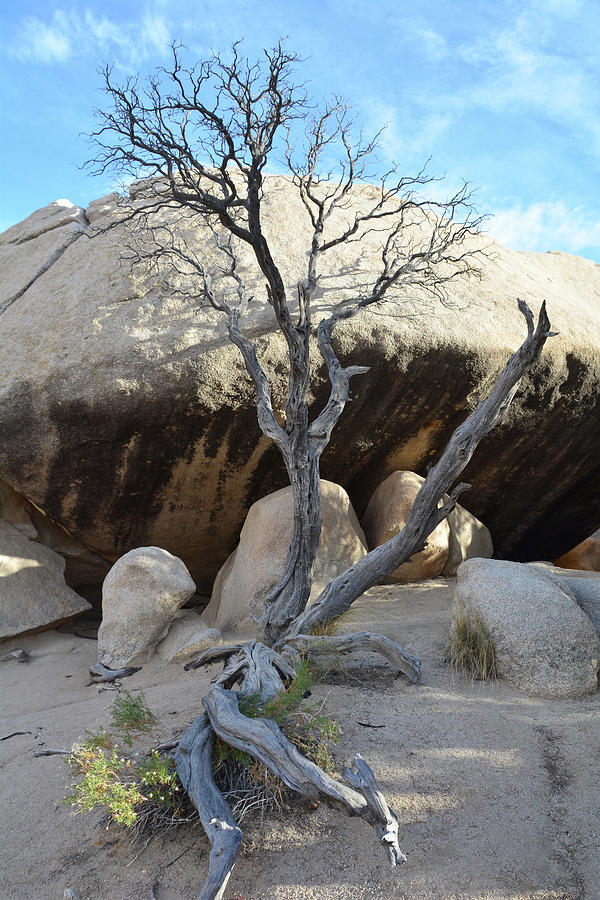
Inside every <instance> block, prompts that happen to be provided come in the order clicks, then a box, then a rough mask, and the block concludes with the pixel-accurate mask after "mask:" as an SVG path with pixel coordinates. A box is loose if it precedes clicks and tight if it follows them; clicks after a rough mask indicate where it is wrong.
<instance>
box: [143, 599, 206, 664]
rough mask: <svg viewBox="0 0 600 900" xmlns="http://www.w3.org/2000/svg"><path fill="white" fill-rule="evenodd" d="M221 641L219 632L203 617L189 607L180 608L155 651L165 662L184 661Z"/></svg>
mask: <svg viewBox="0 0 600 900" xmlns="http://www.w3.org/2000/svg"><path fill="white" fill-rule="evenodd" d="M219 643H221V632H220V631H218V629H216V628H209V627H208V625H207V624H206V622H205V621H204V619H203V618H202V617H201V616H199V615H198V613H197V612H194V611H193V610H191V609H180V610H179V612H178V613H177V615H176V616H175V618H174V619H173V622H172V623H171V627H170V628H169V633H168V634H167V636H166V638H165V639H164V640H162V641H161V642H160V644H159V645H158V646H157V648H156V652H157V653H158V655H159V656H162V658H163V659H166V660H167V662H172V663H186V662H188V660H190V659H194V657H195V656H199V655H200V653H202V651H203V650H208V649H209V648H210V647H214V646H215V644H219Z"/></svg>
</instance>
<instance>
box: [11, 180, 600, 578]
mask: <svg viewBox="0 0 600 900" xmlns="http://www.w3.org/2000/svg"><path fill="white" fill-rule="evenodd" d="M134 193H135V191H134ZM367 196H372V189H371V188H369V187H368V186H364V187H363V188H362V189H361V190H360V191H357V194H356V197H355V203H356V209H360V208H364V204H365V197H367ZM115 201H116V198H115V196H114V195H111V196H109V197H107V198H102V199H101V200H99V201H95V202H94V203H93V204H91V205H90V207H88V210H87V211H86V214H85V216H84V212H83V211H82V210H81V209H79V208H77V207H72V206H65V205H64V204H62V203H59V204H52V205H51V206H50V207H46V208H45V209H43V210H39V211H38V212H37V213H34V214H33V215H32V216H30V217H29V218H28V219H27V220H25V222H23V223H21V224H20V225H18V226H15V228H12V229H9V230H8V231H7V232H5V233H4V234H3V235H1V236H0V249H1V255H2V279H3V282H4V284H5V293H4V295H3V296H4V306H3V307H2V308H3V309H4V311H3V312H2V314H1V315H0V345H1V346H2V351H3V352H2V354H1V360H0V433H2V435H3V440H2V446H1V447H0V475H1V476H2V477H3V478H4V479H5V480H6V481H7V482H8V483H9V484H10V485H11V487H12V488H13V489H14V490H15V491H17V492H18V493H19V494H21V495H23V496H24V497H26V498H27V499H28V500H29V501H31V502H32V503H33V504H34V505H35V506H36V507H37V508H39V509H41V510H43V512H44V513H45V514H46V516H47V517H49V519H50V520H52V521H54V522H56V523H58V524H59V525H60V526H62V527H63V528H64V529H66V531H67V532H68V533H69V535H70V536H71V537H72V538H73V539H74V540H76V541H78V542H79V543H81V544H82V545H84V546H85V547H86V548H87V549H88V550H90V551H91V552H92V553H93V554H95V555H96V556H97V557H100V558H101V559H102V560H103V561H104V562H105V563H108V564H109V565H110V564H112V563H113V562H114V561H115V560H116V559H118V558H119V557H120V556H122V555H123V553H125V552H126V551H128V550H130V549H131V548H133V547H137V546H142V545H159V546H162V547H165V548H166V549H168V550H169V551H171V552H172V553H174V554H176V555H177V556H179V557H181V558H182V559H183V560H184V562H185V563H186V565H187V566H188V567H189V569H190V572H191V573H192V575H193V577H194V578H195V580H196V581H197V583H198V586H199V589H200V590H209V589H210V586H211V584H212V580H213V578H214V576H215V575H216V573H217V571H218V569H219V568H220V566H221V565H222V564H223V562H224V561H225V559H226V558H227V556H228V554H229V553H230V552H231V550H232V549H233V548H234V547H235V544H236V542H237V538H238V535H239V531H240V528H241V525H242V523H243V521H244V518H245V515H246V513H247V511H248V509H249V508H250V506H251V505H252V503H253V502H254V501H256V500H257V499H259V498H260V497H262V496H265V495H266V494H268V493H269V492H271V491H274V490H276V489H277V488H280V487H283V486H284V485H285V484H286V483H287V477H286V472H285V469H284V466H283V464H282V462H281V459H280V457H279V454H278V451H277V450H276V449H275V448H274V447H273V446H272V445H271V444H270V442H269V441H268V440H267V439H266V438H264V437H262V436H261V434H260V431H259V428H258V425H257V422H256V412H255V409H254V403H253V391H252V387H251V385H250V382H249V379H248V377H247V375H246V372H245V369H244V366H243V363H242V361H241V358H240V355H239V352H238V351H237V349H236V348H235V347H233V346H232V345H231V344H230V342H229V340H228V337H227V333H226V327H225V323H224V321H223V318H222V317H221V316H220V315H219V314H218V313H217V312H216V311H214V310H203V311H201V312H198V311H197V309H196V302H195V301H186V300H185V299H184V298H183V297H182V296H181V295H180V294H178V293H177V292H175V291H173V292H170V291H169V290H167V289H166V288H165V287H164V285H162V284H161V281H160V279H159V278H157V277H155V275H154V274H152V273H147V272H145V271H144V270H140V269H136V270H135V271H134V270H132V268H131V266H130V265H129V264H128V263H127V262H125V261H122V260H121V261H120V256H121V248H122V247H123V245H124V243H125V238H124V235H123V233H122V231H121V228H120V227H118V228H116V229H115V230H113V231H111V232H109V233H106V234H103V235H100V236H97V237H95V238H94V239H93V240H88V239H87V238H86V237H84V236H82V231H81V228H82V227H83V225H82V223H83V222H84V221H85V218H86V217H87V219H88V221H92V222H93V224H94V225H96V224H97V225H99V226H102V225H106V224H109V223H110V222H111V221H114V218H115V216H116V215H117V213H116V202H115ZM136 202H137V201H136ZM348 215H352V211H349V212H348ZM263 219H264V227H265V230H266V232H267V233H268V234H269V237H270V238H271V240H272V246H273V250H274V253H275V256H276V258H277V260H278V262H279V264H280V266H281V271H282V273H283V277H284V279H285V281H286V283H287V284H288V285H289V288H290V296H292V297H293V296H295V285H296V283H297V280H298V278H300V277H302V276H303V273H304V270H305V265H306V248H307V246H309V241H310V226H309V222H308V219H307V216H306V213H305V210H304V208H303V206H302V204H301V202H300V200H299V199H298V197H297V196H296V195H295V193H294V191H293V190H292V188H291V186H290V183H289V180H288V179H286V178H284V177H272V178H270V179H267V190H266V199H265V208H264V216H263ZM290 222H292V223H293V228H290V227H289V225H288V223H290ZM176 227H181V228H182V229H184V228H185V229H187V239H188V241H189V243H190V245H191V246H192V247H194V246H195V247H196V248H197V249H198V251H199V253H200V255H201V256H202V255H203V254H206V255H208V253H209V251H208V247H209V245H210V240H209V237H208V236H207V232H206V230H205V229H203V228H201V227H200V228H196V229H195V230H193V231H192V230H191V229H190V228H189V227H188V226H187V225H184V223H180V225H179V226H176ZM485 241H486V243H488V244H489V245H491V252H490V253H489V257H488V259H487V260H484V261H483V263H482V265H483V273H482V279H481V280H480V281H479V280H473V281H470V282H466V281H461V282H458V281H457V282H456V283H453V284H451V285H450V286H449V298H448V299H449V302H450V308H443V307H438V308H436V309H435V315H431V310H430V309H428V310H427V312H428V313H429V314H428V315H425V316H420V315H405V313H407V312H410V313H415V312H416V313H418V312H419V311H420V310H421V309H423V308H424V304H425V300H426V298H425V297H423V296H421V295H420V294H419V292H418V290H416V289H413V288H411V289H410V290H408V289H407V290H405V291H403V292H402V291H400V292H398V293H396V294H395V295H394V296H391V297H390V299H389V301H388V302H386V303H385V304H384V305H383V307H382V308H381V309H377V310H370V311H368V310H365V311H364V312H363V313H361V315H360V316H357V317H356V318H355V319H353V320H352V321H349V322H346V323H343V324H342V325H340V326H339V328H338V330H337V332H336V342H337V347H338V349H339V353H340V356H341V359H342V360H343V361H344V362H346V363H356V364H363V365H368V366H371V371H370V372H369V374H368V375H366V376H361V377H360V379H359V378H357V379H355V381H354V382H353V390H352V394H353V398H352V399H353V402H352V403H351V404H349V405H348V407H347V409H346V410H345V412H344V414H343V416H342V418H341V420H340V423H339V427H338V428H336V430H335V431H334V435H333V439H332V442H331V445H330V447H329V448H328V450H327V451H326V452H325V454H324V456H323V460H322V475H323V477H324V478H326V479H329V480H331V481H335V482H337V483H340V484H343V485H344V487H345V488H346V489H347V490H348V492H349V494H350V497H351V498H352V502H353V504H354V506H355V508H356V510H357V512H358V513H359V515H362V513H363V511H364V508H365V506H366V504H367V501H368V499H369V497H370V495H371V494H372V493H373V490H374V489H375V487H376V486H377V484H378V483H379V482H380V481H381V480H382V479H383V478H385V477H387V475H389V474H391V472H393V471H396V470H398V469H407V470H412V471H416V472H419V474H424V473H425V471H426V468H427V466H428V464H429V463H431V462H432V461H434V460H435V459H436V458H437V457H438V455H439V452H440V450H441V448H442V447H443V446H444V444H445V443H446V441H447V439H448V437H449V435H450V433H451V432H452V430H453V429H454V428H455V427H456V426H457V425H458V424H459V422H460V421H461V420H462V419H463V418H464V417H465V415H466V414H467V412H468V411H469V410H470V409H472V408H473V406H474V404H475V402H476V397H477V395H481V394H483V393H484V392H485V390H486V389H487V388H488V387H489V385H490V383H491V380H492V378H493V377H494V376H495V375H496V373H497V372H498V371H499V369H500V368H501V367H502V365H503V364H504V363H505V361H506V359H507V357H508V356H509V354H510V353H511V352H513V350H514V349H515V348H516V347H517V346H518V345H519V343H520V342H521V340H522V338H523V336H524V323H523V319H522V317H521V315H520V314H519V313H518V311H517V308H516V297H522V298H523V299H525V300H527V301H528V302H529V303H530V304H531V306H532V307H533V308H534V309H537V308H538V307H539V305H540V303H541V301H542V299H545V300H546V301H547V304H548V309H549V311H550V318H551V320H552V326H553V329H555V330H556V331H559V332H560V334H559V336H558V337H555V338H553V339H552V340H551V341H549V342H548V344H547V346H546V347H545V348H544V353H543V356H542V358H541V360H540V361H539V362H538V363H537V364H536V366H535V367H534V370H533V371H532V373H531V374H530V375H529V376H528V377H527V378H526V379H524V381H523V384H522V386H521V388H520V391H519V395H518V397H517V399H516V401H515V403H514V404H513V407H512V409H511V411H510V412H509V415H508V417H507V419H506V421H505V422H504V423H503V425H502V426H501V427H500V428H498V429H496V430H495V431H494V432H493V434H492V435H490V436H489V437H488V438H486V440H485V441H484V442H483V444H482V446H481V447H480V448H479V449H478V450H477V452H476V454H475V456H474V458H473V460H472V461H471V463H470V464H469V466H468V468H467V469H466V470H465V473H464V475H463V478H464V480H467V481H470V482H471V483H473V485H474V489H473V491H472V492H471V493H470V494H468V495H463V505H464V506H465V507H466V508H467V509H469V511H471V512H472V513H473V514H474V515H476V516H477V517H478V518H479V519H481V520H482V521H484V522H485V523H486V525H487V526H488V527H489V528H490V530H491V532H492V534H493V535H494V542H495V546H496V549H497V551H498V552H499V553H500V554H501V555H504V556H507V555H511V554H518V555H519V558H520V559H554V558H556V557H557V556H558V555H559V554H561V553H563V552H565V551H566V550H568V549H569V546H568V545H569V544H571V545H572V543H573V541H576V540H578V539H583V538H585V537H587V536H588V535H589V534H590V533H591V531H593V529H594V528H595V527H597V525H598V521H600V470H599V469H598V466H597V463H596V462H595V460H596V456H597V447H598V445H599V443H600V416H598V414H597V410H598V402H599V401H598V391H597V385H598V382H599V381H600V327H599V325H600V304H598V295H599V293H600V267H598V266H596V265H594V264H593V263H592V262H589V261H587V260H584V259H579V258H576V257H571V256H567V255H565V254H562V253H557V254H535V253H517V252H513V251H509V250H506V249H505V248H502V247H500V246H498V245H495V244H494V243H493V241H491V240H490V239H489V238H487V237H486V239H485ZM204 248H207V249H206V250H205V249H204ZM379 255H380V241H379V238H378V236H377V234H372V235H369V236H368V237H367V238H366V239H364V240H362V241H361V243H360V246H359V245H358V244H349V245H348V246H346V247H336V248H334V249H333V250H331V251H330V252H329V253H328V254H327V258H326V266H327V269H326V271H325V272H324V275H325V277H324V278H323V280H322V283H321V285H320V288H319V291H318V293H317V296H316V299H315V303H314V310H313V318H314V319H315V322H316V321H317V320H318V318H319V316H320V315H322V313H323V311H325V310H326V309H328V308H330V307H331V305H332V304H333V303H335V302H337V301H338V300H339V299H340V298H342V297H344V296H347V295H348V292H351V291H355V290H356V289H357V287H358V286H360V284H361V283H363V281H364V279H365V276H366V274H367V272H368V271H370V270H372V269H373V268H374V266H375V261H376V260H377V259H378V258H379ZM240 272H241V273H242V275H243V276H244V279H245V281H246V283H247V284H248V286H249V288H250V290H251V291H252V292H253V293H254V301H253V303H252V305H251V308H250V310H249V314H248V316H247V317H246V320H245V323H244V328H245V329H246V331H247V333H249V334H250V335H251V336H252V337H253V338H254V339H255V340H256V344H257V351H258V354H259V356H260V358H261V359H262V360H263V362H264V364H265V366H266V368H267V370H268V371H269V372H270V373H271V374H272V376H273V381H274V400H275V405H276V407H278V408H279V409H281V405H282V398H283V391H284V389H285V385H286V381H287V374H286V347H285V341H284V340H283V338H281V336H279V335H277V334H274V333H273V324H272V317H271V315H270V312H271V311H270V308H269V307H268V306H267V304H266V302H265V300H264V279H263V277H262V275H261V274H260V272H258V271H257V268H256V266H255V265H254V264H253V263H252V261H251V259H250V257H249V256H248V253H247V251H246V250H243V252H242V255H241V260H240ZM314 372H315V373H316V375H317V381H316V387H315V396H316V401H315V403H316V406H315V408H317V406H319V405H320V404H322V403H323V402H324V400H325V399H326V396H327V384H326V382H325V379H324V371H323V368H322V364H321V359H320V356H319V354H318V351H317V350H316V347H315V352H314ZM575 459H576V460H577V465H573V460H575ZM590 498H592V499H591V500H590ZM96 577H97V578H98V579H99V580H101V577H102V576H101V574H100V573H99V574H97V576H96Z"/></svg>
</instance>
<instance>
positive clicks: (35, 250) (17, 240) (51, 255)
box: [0, 200, 87, 314]
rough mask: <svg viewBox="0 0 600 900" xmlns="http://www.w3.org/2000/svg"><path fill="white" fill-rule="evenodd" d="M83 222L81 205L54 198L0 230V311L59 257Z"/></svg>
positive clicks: (84, 225) (76, 234)
mask: <svg viewBox="0 0 600 900" xmlns="http://www.w3.org/2000/svg"><path fill="white" fill-rule="evenodd" d="M86 225H87V220H86V217H85V212H84V210H83V209H81V208H80V207H79V206H74V205H73V204H72V203H71V202H70V201H69V200H56V201H55V202H54V203H51V204H50V205H49V206H46V207H44V208H43V209H40V210H38V211H37V212H35V213H32V214H31V215H30V216H28V218H27V219H25V220H24V221H23V222H19V223H18V224H17V225H13V227H12V228H9V229H8V231H4V232H3V233H2V234H0V271H1V272H2V278H1V279H0V314H1V313H3V312H4V311H5V310H7V309H8V308H9V306H12V304H13V303H14V302H15V301H16V300H18V299H19V298H20V297H22V296H23V294H24V293H25V291H27V290H28V289H29V288H30V287H31V286H32V285H33V284H34V283H35V282H36V281H37V279H38V278H40V277H41V276H42V275H43V274H44V273H45V272H47V271H48V270H49V269H50V267H51V266H53V265H54V263H56V262H57V261H58V260H59V259H60V257H61V256H62V255H63V253H64V252H65V250H66V249H67V247H70V246H71V244H72V243H73V241H75V240H77V238H78V237H80V236H81V234H82V232H83V231H84V230H85V227H86Z"/></svg>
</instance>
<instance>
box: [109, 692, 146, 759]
mask: <svg viewBox="0 0 600 900" xmlns="http://www.w3.org/2000/svg"><path fill="white" fill-rule="evenodd" d="M154 722H155V719H154V716H153V714H152V712H151V711H150V709H149V708H148V707H147V706H146V699H145V697H144V695H143V694H142V693H141V692H140V693H139V694H138V696H137V697H134V696H133V695H132V694H130V693H129V691H123V693H122V694H119V695H118V696H117V697H116V698H115V702H114V703H113V709H112V724H113V726H114V727H115V729H116V730H117V731H118V732H119V735H120V736H121V739H122V740H123V742H124V743H125V744H127V746H128V747H131V745H132V744H133V736H134V735H136V734H139V733H140V732H142V731H150V729H151V728H152V726H153V725H154Z"/></svg>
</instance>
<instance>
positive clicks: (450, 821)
mask: <svg viewBox="0 0 600 900" xmlns="http://www.w3.org/2000/svg"><path fill="white" fill-rule="evenodd" d="M450 597H451V584H449V583H448V582H447V581H445V580H442V579H439V580H436V581H435V582H428V583H426V584H424V585H413V586H407V587H397V586H394V587H380V588H375V589H373V590H372V591H370V592H369V596H368V597H367V598H363V599H362V600H361V601H359V603H358V605H355V609H354V610H353V611H352V618H353V622H351V623H347V624H346V625H345V626H344V627H345V628H346V630H349V629H351V628H354V627H356V626H357V625H359V624H360V623H362V624H364V625H366V624H367V621H369V622H370V627H371V628H372V630H379V631H381V632H382V633H385V634H387V635H388V636H389V637H391V638H393V639H395V640H397V641H399V642H400V643H401V644H402V645H403V646H405V647H406V649H408V650H409V651H410V652H412V653H415V654H416V655H418V656H420V657H421V659H422V661H423V674H424V683H423V685H420V686H415V685H409V684H408V683H407V681H406V680H405V679H404V678H400V679H397V680H396V679H395V673H392V672H390V671H389V670H388V669H386V667H385V665H383V664H382V663H380V662H379V661H378V660H377V658H376V657H369V656H368V655H364V656H363V657H361V658H360V659H357V660H354V661H352V663H350V664H349V665H348V670H347V672H346V674H345V675H343V676H340V675H336V674H335V673H332V674H331V675H329V676H328V677H327V679H326V681H325V683H321V684H319V685H318V686H317V687H316V688H315V689H314V691H313V699H318V698H325V697H326V698H327V710H328V712H329V713H330V714H331V715H332V716H334V717H336V718H337V719H338V720H339V721H340V723H341V725H342V728H343V737H342V744H341V745H340V755H341V756H342V758H343V759H350V758H351V757H352V755H353V754H354V753H355V752H356V751H360V752H361V753H362V754H363V755H364V756H365V757H366V759H367V760H368V761H369V763H370V764H371V766H372V768H373V769H374V771H375V773H376V775H377V777H378V779H379V782H380V784H381V786H382V789H383V791H384V793H385V795H386V797H387V799H388V802H389V803H390V806H391V807H392V808H393V809H394V810H395V811H396V812H397V814H398V816H399V819H400V822H401V828H400V835H401V840H400V844H401V847H402V849H403V850H404V852H405V853H406V854H407V856H408V862H407V863H406V864H405V865H404V866H401V867H398V868H396V869H394V870H392V869H390V868H389V867H388V864H387V860H386V856H385V854H384V852H383V851H382V849H381V848H380V847H379V845H378V844H377V841H376V839H375V837H374V835H373V833H372V831H371V829H370V828H369V827H368V826H367V825H366V824H365V823H364V822H363V821H362V820H360V819H351V818H348V817H346V816H343V815H341V814H340V813H338V812H335V811H333V810H331V809H329V808H328V807H326V806H325V805H320V806H319V807H318V808H317V809H315V810H311V811H308V810H304V809H302V806H301V805H300V804H297V805H295V806H294V808H293V809H292V810H290V811H289V812H287V813H284V814H270V815H268V816H265V817H264V819H263V820H260V819H257V820H255V821H254V822H252V823H247V822H245V823H244V826H243V829H244V834H245V842H244V848H243V852H242V855H241V857H240V859H239V861H238V863H237V865H236V867H235V869H234V872H233V875H232V878H231V881H230V883H229V885H228V887H227V890H226V893H225V897H226V898H229V900H267V898H268V900H288V898H289V900H291V898H311V900H312V898H314V900H333V898H424V900H425V898H440V900H452V898H461V900H467V898H469V900H475V898H482V900H483V898H486V900H488V898H489V900H525V898H535V900H542V898H544V900H546V898H547V900H550V898H552V900H559V898H560V900H580V898H585V900H597V898H600V791H599V786H600V755H599V750H600V715H599V711H600V695H599V694H595V695H592V696H589V697H587V698H585V699H580V700H570V701H556V700H552V701H550V700H540V699H534V698H532V697H528V696H526V695H525V694H521V693H519V692H517V691H515V690H513V689H511V688H508V687H507V686H506V685H504V684H502V683H499V682H496V683H474V682H472V681H470V680H468V679H464V678H461V677H457V676H455V675H453V673H452V672H451V671H450V669H449V667H448V666H447V665H446V664H445V663H444V662H443V643H444V638H445V629H446V628H447V626H448V623H449V609H450V602H451V601H450ZM16 646H20V647H24V648H25V649H27V650H28V651H29V652H30V654H31V659H30V662H28V663H25V664H20V663H17V662H13V661H11V662H7V663H2V664H1V666H0V677H1V678H2V698H3V713H2V721H1V724H0V738H4V737H5V736H6V735H10V734H12V733H13V732H17V731H23V732H25V734H18V735H14V736H13V737H9V738H8V739H6V740H2V741H0V753H1V766H2V783H3V788H2V797H3V799H2V810H3V817H2V821H3V832H4V839H3V852H2V857H3V871H2V880H1V882H0V897H1V898H2V900H12V898H19V900H61V898H62V897H63V891H64V889H65V888H67V887H69V888H71V889H73V890H74V891H76V892H77V895H78V897H79V900H92V898H102V900H150V897H151V891H152V886H153V885H155V896H156V898H157V900H188V898H189V900H192V898H194V897H196V896H197V894H198V892H199V889H200V886H201V884H202V881H203V876H204V873H205V871H206V865H207V855H208V842H207V840H206V838H205V837H204V833H203V832H202V829H201V828H200V826H195V827H191V826H187V827H186V828H185V829H180V830H179V831H178V832H176V833H175V834H171V835H169V836H168V837H158V838H155V839H154V840H153V841H152V842H150V843H149V844H148V845H147V846H145V845H144V844H138V845H133V846H132V845H130V844H129V843H128V841H127V840H125V839H123V838H122V837H119V835H118V834H117V833H115V832H114V831H106V830H105V829H100V828H98V827H97V822H98V819H99V814H98V813H97V812H94V813H79V814H76V813H74V812H73V810H72V808H70V807H68V806H67V805H65V804H64V803H63V802H62V798H63V797H64V796H65V794H66V793H67V791H68V785H69V780H70V776H69V771H68V768H67V766H66V765H65V761H64V758H62V757H59V756H54V757H43V758H35V757H34V753H35V752H36V751H37V750H40V749H46V748H50V747H57V748H62V747H70V746H71V744H72V743H73V742H74V741H75V740H76V739H77V738H78V737H80V736H81V735H82V734H83V733H84V732H85V730H86V729H91V730H94V729H96V728H98V727H99V726H100V725H105V726H108V725H109V720H110V707H111V705H112V702H113V699H114V693H113V692H110V691H100V690H99V688H98V686H95V685H94V686H90V687H88V686H87V682H88V680H89V677H88V672H87V667H88V665H90V664H91V663H93V662H95V661H96V652H97V649H96V642H95V641H94V640H91V639H86V638H82V637H77V636H74V635H72V634H68V633H65V632H64V630H63V631H51V632H45V633H43V634H39V635H33V636H29V637H25V638H18V639H13V640H11V641H9V642H6V643H5V644H4V645H3V647H2V652H6V651H7V650H9V649H13V648H14V647H16ZM209 677H210V673H209V672H204V673H199V672H198V671H194V672H184V671H183V669H182V667H181V666H179V665H169V664H167V663H165V662H164V661H163V660H161V659H160V658H158V657H156V658H155V659H153V660H152V661H151V662H150V663H148V664H146V665H145V666H144V667H143V668H142V670H141V671H140V672H138V673H137V674H136V675H134V676H132V677H130V678H128V679H124V681H123V687H124V688H126V689H128V690H130V691H137V690H139V689H143V691H144V694H145V697H146V700H147V702H148V704H149V706H150V707H151V709H152V710H153V711H154V713H155V715H156V716H157V719H158V723H159V724H158V725H157V727H156V728H155V730H154V732H153V734H152V735H151V738H150V740H151V741H152V742H158V741H159V740H162V739H167V738H169V737H171V736H172V735H176V734H179V733H181V731H182V730H183V729H184V728H185V727H186V726H187V725H188V724H189V722H190V721H192V720H193V718H194V717H195V716H196V715H197V714H199V712H200V708H201V697H202V694H203V693H204V692H205V690H206V688H207V685H208V679H209ZM361 723H363V724H361ZM365 723H366V724H365ZM369 725H371V726H381V727H368V726H369Z"/></svg>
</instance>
